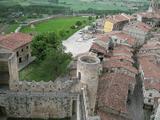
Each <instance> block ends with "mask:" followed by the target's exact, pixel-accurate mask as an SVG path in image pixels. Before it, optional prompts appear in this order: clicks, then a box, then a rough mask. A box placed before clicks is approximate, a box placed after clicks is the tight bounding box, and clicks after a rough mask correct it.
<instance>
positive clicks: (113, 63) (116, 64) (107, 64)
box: [103, 59, 138, 74]
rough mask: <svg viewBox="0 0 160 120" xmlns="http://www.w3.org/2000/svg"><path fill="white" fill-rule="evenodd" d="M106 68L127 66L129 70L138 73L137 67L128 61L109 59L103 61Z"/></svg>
mask: <svg viewBox="0 0 160 120" xmlns="http://www.w3.org/2000/svg"><path fill="white" fill-rule="evenodd" d="M103 67H104V68H125V69H127V70H128V71H130V72H132V73H135V74H137V72H138V71H137V69H136V68H135V67H133V65H132V63H129V62H126V61H113V60H112V59H109V60H107V61H105V62H104V63H103Z"/></svg>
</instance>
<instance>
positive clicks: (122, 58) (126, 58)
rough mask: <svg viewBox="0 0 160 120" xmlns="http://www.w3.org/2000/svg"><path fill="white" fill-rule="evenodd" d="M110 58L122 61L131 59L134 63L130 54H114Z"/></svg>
mask: <svg viewBox="0 0 160 120" xmlns="http://www.w3.org/2000/svg"><path fill="white" fill-rule="evenodd" d="M110 60H112V61H114V60H120V61H129V62H131V63H134V61H133V59H132V58H131V57H128V56H123V55H118V56H112V57H111V58H110Z"/></svg>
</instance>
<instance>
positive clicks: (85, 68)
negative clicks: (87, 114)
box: [77, 55, 101, 113]
mask: <svg viewBox="0 0 160 120" xmlns="http://www.w3.org/2000/svg"><path fill="white" fill-rule="evenodd" d="M100 68H101V67H100V60H99V58H97V57H93V56H90V55H84V56H81V57H79V59H78V63H77V77H78V78H79V80H80V82H81V83H82V84H83V85H86V86H87V92H88V93H87V94H88V97H89V104H90V110H91V113H93V112H94V108H95V103H96V96H97V88H98V80H99V75H100Z"/></svg>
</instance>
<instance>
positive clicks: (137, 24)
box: [124, 22, 152, 32]
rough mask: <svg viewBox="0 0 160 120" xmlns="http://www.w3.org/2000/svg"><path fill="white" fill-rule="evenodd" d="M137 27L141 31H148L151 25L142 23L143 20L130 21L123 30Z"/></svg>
mask: <svg viewBox="0 0 160 120" xmlns="http://www.w3.org/2000/svg"><path fill="white" fill-rule="evenodd" d="M133 28H134V29H139V30H141V31H144V32H149V31H150V30H151V29H152V27H150V26H149V25H147V24H145V23H143V22H134V23H130V24H129V25H127V26H125V27H124V30H126V29H133Z"/></svg>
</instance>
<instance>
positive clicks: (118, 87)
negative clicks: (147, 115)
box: [97, 73, 135, 120]
mask: <svg viewBox="0 0 160 120" xmlns="http://www.w3.org/2000/svg"><path fill="white" fill-rule="evenodd" d="M130 86H135V79H134V78H133V77H130V76H128V75H124V74H121V73H109V74H107V73H105V74H103V76H102V77H101V78H100V80H99V87H98V110H97V111H98V114H99V116H100V117H101V120H131V116H130V114H129V111H128V108H127V102H129V97H128V96H130V94H132V93H131V91H130Z"/></svg>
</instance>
